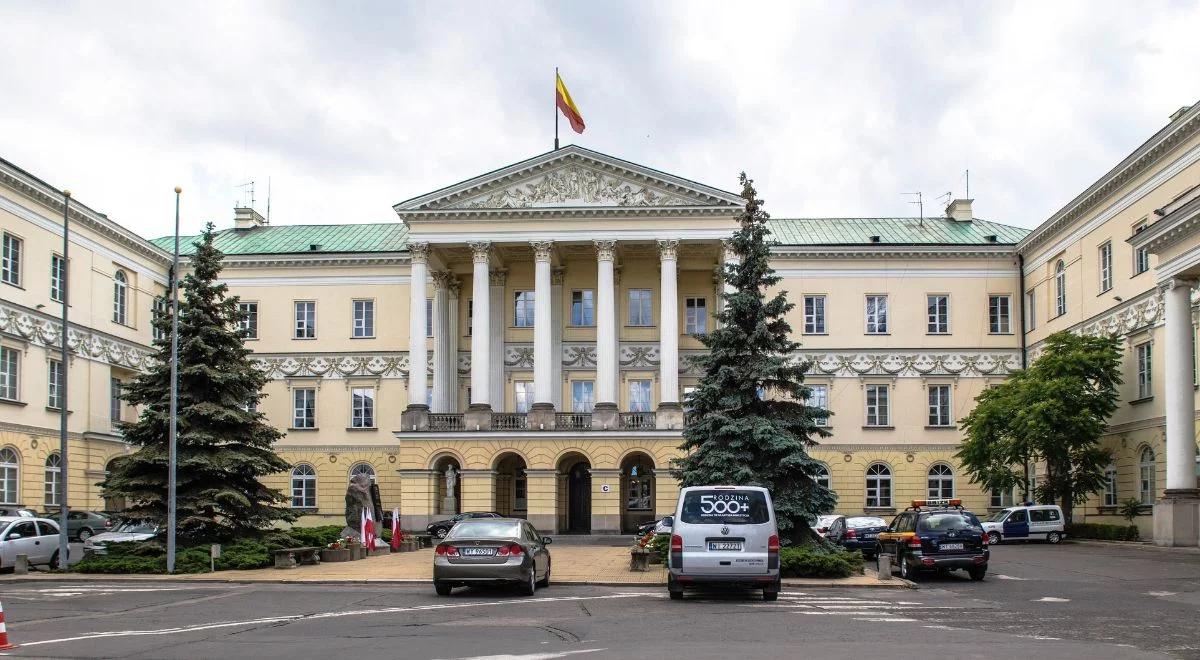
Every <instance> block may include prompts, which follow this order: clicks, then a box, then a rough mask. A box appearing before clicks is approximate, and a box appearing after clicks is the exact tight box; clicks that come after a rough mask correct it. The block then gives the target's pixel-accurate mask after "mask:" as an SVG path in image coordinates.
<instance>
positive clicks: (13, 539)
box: [0, 516, 58, 569]
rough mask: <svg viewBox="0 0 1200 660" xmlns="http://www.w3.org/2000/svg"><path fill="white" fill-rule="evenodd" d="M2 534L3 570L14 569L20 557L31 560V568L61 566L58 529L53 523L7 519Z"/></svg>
mask: <svg viewBox="0 0 1200 660" xmlns="http://www.w3.org/2000/svg"><path fill="white" fill-rule="evenodd" d="M0 530H3V531H0V568H4V569H9V568H12V567H13V566H15V565H16V563H17V555H26V556H27V557H29V565H30V566H34V565H37V564H50V565H52V566H53V565H57V564H58V525H57V524H55V523H54V521H53V520H47V519H45V518H29V517H25V516H21V517H15V516H5V517H2V518H0Z"/></svg>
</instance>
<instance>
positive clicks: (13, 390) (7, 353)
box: [0, 346, 20, 401]
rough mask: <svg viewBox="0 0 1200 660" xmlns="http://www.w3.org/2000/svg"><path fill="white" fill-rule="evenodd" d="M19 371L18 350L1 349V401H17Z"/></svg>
mask: <svg viewBox="0 0 1200 660" xmlns="http://www.w3.org/2000/svg"><path fill="white" fill-rule="evenodd" d="M19 369H20V358H19V356H18V354H17V349H15V348H8V347H6V346H3V347H0V399H8V400H9V401H16V400H17V394H18V389H17V385H18V384H19V383H18V380H17V378H18V375H19Z"/></svg>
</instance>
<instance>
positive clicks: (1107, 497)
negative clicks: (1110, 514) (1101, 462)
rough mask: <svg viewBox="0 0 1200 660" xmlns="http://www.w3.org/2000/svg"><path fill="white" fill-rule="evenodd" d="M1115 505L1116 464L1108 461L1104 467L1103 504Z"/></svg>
mask: <svg viewBox="0 0 1200 660" xmlns="http://www.w3.org/2000/svg"><path fill="white" fill-rule="evenodd" d="M1116 505H1117V466H1116V465H1115V464H1114V463H1109V464H1108V467H1106V468H1104V506H1116Z"/></svg>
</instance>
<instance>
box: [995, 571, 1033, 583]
mask: <svg viewBox="0 0 1200 660" xmlns="http://www.w3.org/2000/svg"><path fill="white" fill-rule="evenodd" d="M995 577H997V578H999V579H1001V580H1020V581H1022V582H1028V581H1029V578H1023V577H1017V576H1015V575H1002V574H999V573H997V574H996V575H995Z"/></svg>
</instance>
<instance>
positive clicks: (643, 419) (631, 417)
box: [617, 412, 656, 431]
mask: <svg viewBox="0 0 1200 660" xmlns="http://www.w3.org/2000/svg"><path fill="white" fill-rule="evenodd" d="M617 428H619V429H621V430H622V431H653V430H654V429H655V428H656V427H655V415H654V413H652V412H623V413H621V414H620V416H619V417H618V425H617Z"/></svg>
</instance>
